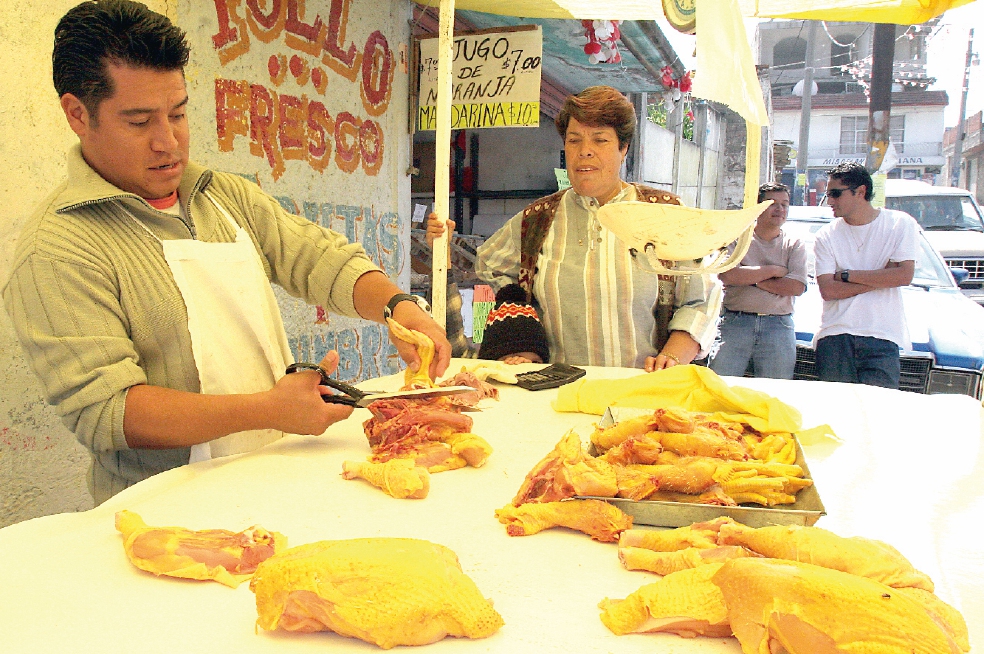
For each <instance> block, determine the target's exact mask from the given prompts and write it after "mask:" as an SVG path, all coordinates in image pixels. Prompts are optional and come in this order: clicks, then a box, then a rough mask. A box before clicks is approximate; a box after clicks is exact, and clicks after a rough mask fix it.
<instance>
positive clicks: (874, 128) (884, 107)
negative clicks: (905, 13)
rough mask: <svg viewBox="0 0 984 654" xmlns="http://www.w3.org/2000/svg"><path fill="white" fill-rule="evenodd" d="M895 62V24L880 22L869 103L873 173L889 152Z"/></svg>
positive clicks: (868, 160)
mask: <svg viewBox="0 0 984 654" xmlns="http://www.w3.org/2000/svg"><path fill="white" fill-rule="evenodd" d="M894 63H895V25H894V24H888V23H877V24H876V25H875V37H874V42H873V43H872V46H871V100H870V101H869V103H868V155H867V157H865V162H864V167H865V168H867V169H868V172H869V173H873V172H875V171H876V170H878V169H879V168H880V167H881V164H882V161H883V160H884V159H885V152H886V151H887V150H888V139H889V136H890V135H891V122H892V66H893V64H894Z"/></svg>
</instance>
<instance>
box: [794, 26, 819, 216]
mask: <svg viewBox="0 0 984 654" xmlns="http://www.w3.org/2000/svg"><path fill="white" fill-rule="evenodd" d="M807 22H808V23H809V24H810V28H809V29H808V30H807V32H806V65H805V66H804V68H803V101H802V104H801V105H800V106H801V111H800V135H799V147H797V149H796V174H797V176H798V175H800V174H802V175H803V177H804V179H805V182H804V184H803V199H802V204H803V206H804V207H805V206H806V205H808V204H810V176H809V171H808V170H807V168H808V167H809V158H808V155H809V149H810V111H811V110H812V109H813V48H814V44H815V43H816V40H817V39H816V36H817V21H815V20H810V21H807ZM796 185H797V186H798V185H799V180H798V179H797V180H796Z"/></svg>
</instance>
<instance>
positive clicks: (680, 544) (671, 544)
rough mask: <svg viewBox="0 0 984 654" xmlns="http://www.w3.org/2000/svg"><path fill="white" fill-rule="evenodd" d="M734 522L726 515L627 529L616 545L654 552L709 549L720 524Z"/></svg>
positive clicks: (713, 542)
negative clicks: (664, 526) (662, 526)
mask: <svg viewBox="0 0 984 654" xmlns="http://www.w3.org/2000/svg"><path fill="white" fill-rule="evenodd" d="M734 522H735V521H734V520H732V519H731V518H728V517H727V516H721V517H719V518H714V519H713V520H708V521H707V522H695V523H694V524H692V525H687V526H686V527H677V528H676V529H659V530H657V529H629V530H628V531H623V532H622V535H621V537H620V538H619V540H618V546H619V547H641V548H645V549H647V550H653V551H654V552H676V551H677V550H685V549H689V548H691V547H698V548H703V549H709V548H712V547H717V546H718V532H719V531H720V530H721V526H722V525H725V524H734Z"/></svg>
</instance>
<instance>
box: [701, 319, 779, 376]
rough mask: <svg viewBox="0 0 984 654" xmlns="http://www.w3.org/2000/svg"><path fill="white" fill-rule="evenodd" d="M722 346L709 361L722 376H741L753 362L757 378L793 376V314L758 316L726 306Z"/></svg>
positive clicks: (722, 320) (753, 369)
mask: <svg viewBox="0 0 984 654" xmlns="http://www.w3.org/2000/svg"><path fill="white" fill-rule="evenodd" d="M721 341H722V343H721V348H720V349H719V350H718V352H717V354H716V355H714V358H713V359H712V360H711V362H710V368H711V370H713V371H714V372H716V373H717V374H719V375H726V376H728V377H741V376H743V375H744V374H745V370H746V369H747V368H748V362H749V361H751V362H752V372H753V373H754V375H755V376H756V377H771V378H773V379H792V378H793V369H794V368H795V367H796V330H795V329H794V328H793V317H792V316H791V315H790V316H758V315H755V314H751V313H738V312H736V311H728V310H727V309H725V311H724V316H723V317H722V318H721Z"/></svg>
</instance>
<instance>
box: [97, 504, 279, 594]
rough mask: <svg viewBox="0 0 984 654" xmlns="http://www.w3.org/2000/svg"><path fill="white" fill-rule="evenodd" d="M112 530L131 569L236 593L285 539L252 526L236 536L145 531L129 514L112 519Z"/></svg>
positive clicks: (219, 531) (211, 531) (137, 518)
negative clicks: (215, 585)
mask: <svg viewBox="0 0 984 654" xmlns="http://www.w3.org/2000/svg"><path fill="white" fill-rule="evenodd" d="M116 530H117V531H119V532H120V533H122V534H123V549H124V551H125V552H126V555H127V557H128V558H129V559H130V562H131V563H133V565H135V566H137V567H138V568H140V569H141V570H146V571H147V572H153V573H154V574H155V575H158V576H160V575H165V576H168V577H180V578H182V579H199V580H206V579H214V580H215V581H217V582H219V583H220V584H225V585H226V586H229V587H230V588H235V587H236V586H238V585H239V584H241V583H242V582H244V581H246V580H247V579H249V577H250V576H251V575H252V574H253V571H254V570H256V566H257V565H259V564H260V562H261V561H263V560H265V559H267V558H269V557H271V556H273V554H274V553H275V552H276V551H279V550H282V549H284V548H286V547H287V537H286V536H284V535H283V534H278V533H277V532H272V533H271V532H269V531H267V530H266V529H264V528H263V527H259V526H253V527H250V528H249V529H245V530H243V531H240V532H238V533H236V532H232V531H227V530H225V529H206V530H203V531H192V530H190V529H185V528H183V527H149V526H147V524H146V523H145V522H144V521H143V519H141V517H140V516H139V515H137V514H136V513H133V512H132V511H126V510H123V511H119V512H118V513H117V514H116Z"/></svg>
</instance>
